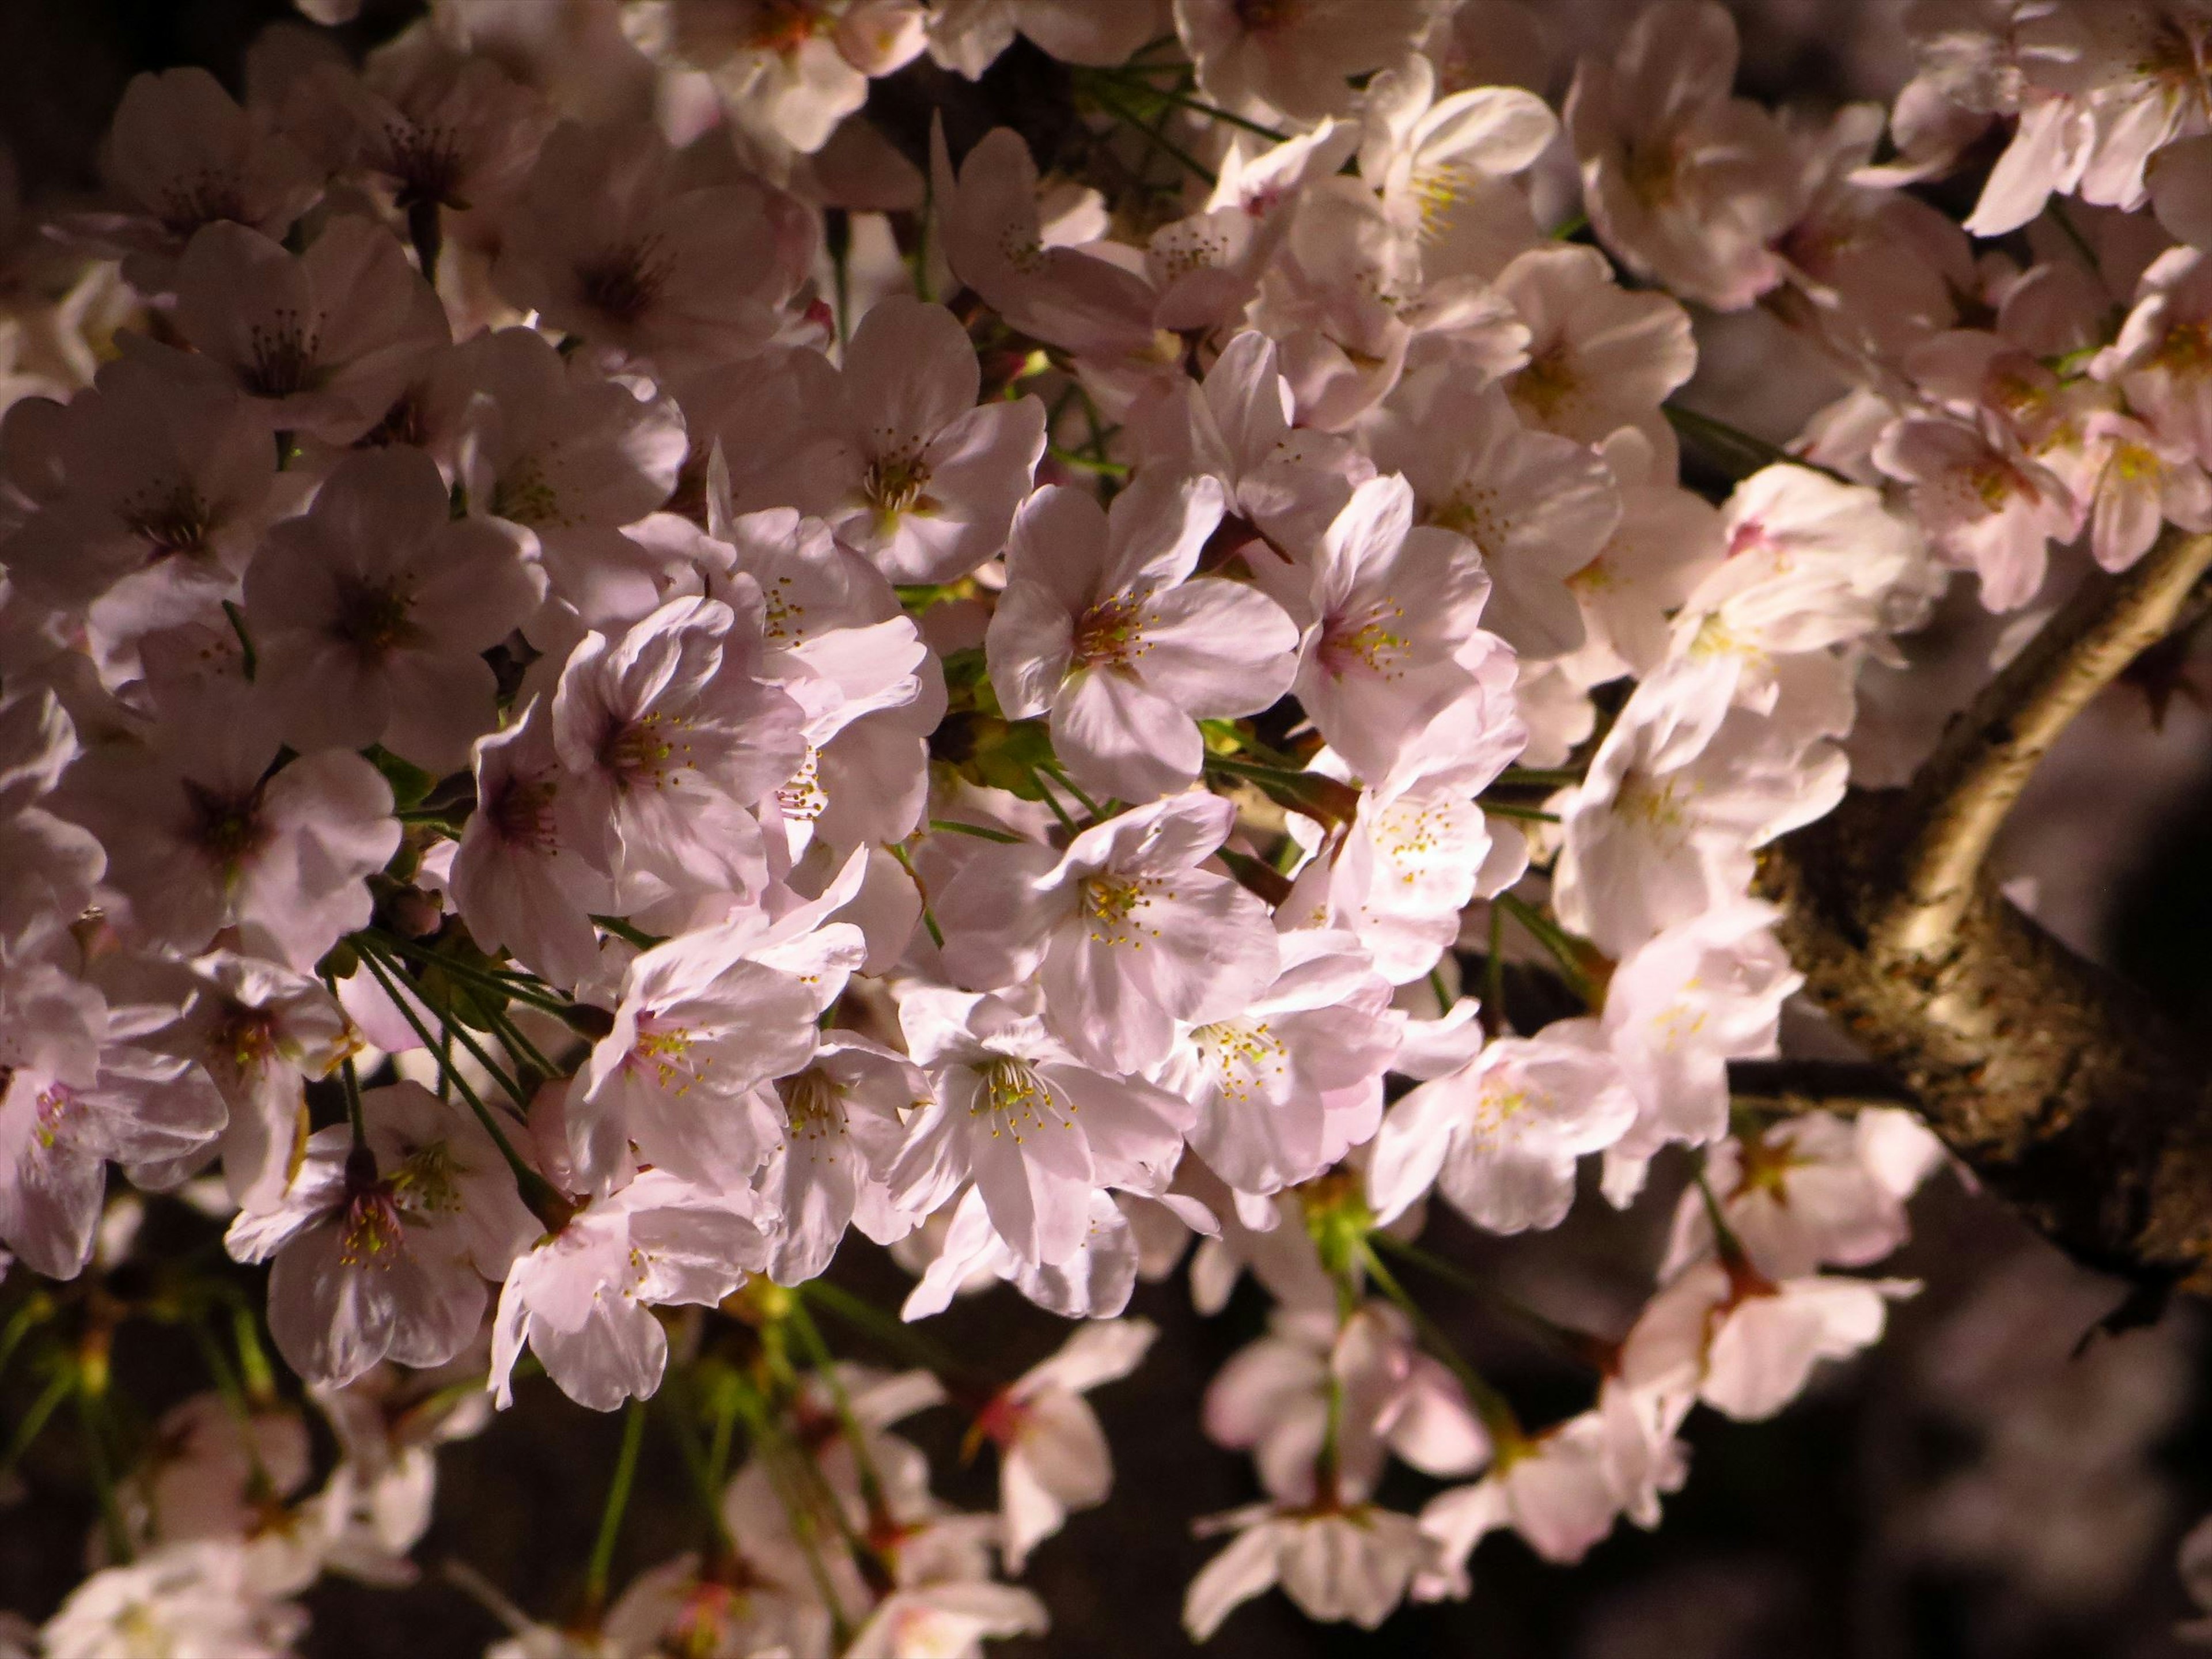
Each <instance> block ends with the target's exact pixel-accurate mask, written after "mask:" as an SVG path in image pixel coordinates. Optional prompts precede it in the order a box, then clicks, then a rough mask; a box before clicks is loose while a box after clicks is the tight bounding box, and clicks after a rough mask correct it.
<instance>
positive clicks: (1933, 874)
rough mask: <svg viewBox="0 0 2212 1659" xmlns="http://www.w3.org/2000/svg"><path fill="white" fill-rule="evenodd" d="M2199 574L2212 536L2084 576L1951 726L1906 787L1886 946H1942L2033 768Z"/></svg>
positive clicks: (2171, 536) (2174, 610) (2166, 542)
mask: <svg viewBox="0 0 2212 1659" xmlns="http://www.w3.org/2000/svg"><path fill="white" fill-rule="evenodd" d="M2208 567H2212V536H2191V535H2183V534H2180V533H2178V532H2167V534H2166V537H2165V538H2163V539H2162V540H2161V541H2160V543H2159V544H2158V545H2157V546H2156V547H2154V548H2153V549H2152V550H2151V551H2150V553H2149V554H2148V556H2145V558H2144V559H2143V560H2142V562H2141V563H2140V564H2138V565H2136V567H2135V568H2133V569H2131V570H2130V571H2129V572H2128V573H2127V574H2125V575H2124V576H2121V577H2118V578H2117V579H2115V580H2105V579H2103V578H2100V577H2097V576H2092V577H2091V578H2090V579H2089V580H2087V581H2085V582H2084V583H2083V584H2082V586H2081V590H2080V591H2079V592H2076V593H2075V595H2074V597H2073V598H2072V599H2069V601H2068V602H2067V603H2066V605H2064V606H2063V607H2062V608H2061V609H2060V610H2059V611H2057V614H2056V615H2054V616H2053V617H2051V620H2050V621H2049V622H2048V623H2045V625H2044V627H2043V629H2041V631H2040V632H2039V633H2038V634H2037V635H2036V636H2035V639H2034V640H2033V641H2032V642H2031V643H2030V644H2029V646H2028V647H2027V649H2026V650H2025V651H2023V652H2021V654H2020V655H2019V656H2018V657H2016V658H2015V659H2013V660H2012V661H2011V662H2010V663H2008V664H2007V665H2006V666H2005V667H2004V669H2003V671H2002V672H2000V673H1999V674H1998V675H1997V677H1996V678H1995V679H1993V680H1992V681H1990V684H1988V685H1987V686H1985V687H1984V688H1983V690H1982V694H1981V695H1980V696H1978V697H1977V698H1976V699H1975V700H1974V703H1973V706H1972V708H1969V709H1968V710H1967V711H1966V714H1963V715H1961V716H1960V718H1959V719H1958V720H1955V721H1954V722H1953V724H1952V726H1951V728H1950V730H1949V731H1948V732H1946V733H1945V734H1944V738H1943V741H1942V744H1940V745H1939V746H1938V747H1937V749H1936V752H1935V754H1933V755H1932V756H1930V757H1929V759H1928V761H1927V763H1925V764H1924V765H1923V766H1922V767H1921V769H1920V770H1919V772H1918V774H1917V775H1916V776H1915V777H1914V778H1913V780H1912V783H1911V787H1910V788H1909V789H1908V790H1907V791H1906V795H1907V805H1905V808H1904V809H1903V811H1904V812H1905V815H1906V817H1908V818H1909V819H1910V820H1911V821H1912V822H1914V823H1917V825H1918V828H1917V830H1916V831H1915V832H1914V834H1913V835H1912V836H1911V839H1910V840H1909V842H1907V844H1906V845H1905V848H1903V850H1902V854H1901V863H1900V868H1899V875H1900V878H1901V881H1900V885H1899V890H1898V892H1897V894H1896V896H1895V900H1894V902H1893V905H1892V907H1891V909H1890V912H1889V914H1888V915H1887V916H1886V917H1885V918H1884V919H1883V921H1882V924H1881V925H1882V929H1883V933H1884V943H1885V944H1886V945H1887V946H1888V947H1890V948H1892V949H1894V950H1899V951H1912V952H1916V953H1919V954H1926V953H1928V952H1929V951H1936V950H1939V949H1940V948H1941V947H1942V943H1943V941H1944V940H1945V939H1948V938H1949V937H1950V935H1951V933H1952V932H1953V931H1954V929H1955V928H1956V927H1958V925H1959V922H1960V919H1961V918H1962V917H1963V916H1964V915H1966V909H1967V908H1968V906H1969V905H1970V904H1971V903H1972V900H1973V894H1974V885H1975V882H1976V879H1977V878H1978V876H1979V874H1980V872H1981V869H1982V866H1983V864H1984V861H1985V860H1987V858H1988V856H1989V850H1990V844H1991V843H1992V842H1994V841H1995V840H1996V834H1997V831H1998V829H2000V828H2002V825H2003V823H2004V821H2005V817H2006V815H2007V814H2008V813H2009V812H2010V811H2012V808H2013V804H2014V803H2015V801H2017V800H2018V799H2020V793H2021V789H2023V788H2024V787H2026V786H2027V781H2028V779H2029V778H2030V777H2031V776H2033V774H2034V772H2035V769H2036V768H2037V767H2038V766H2039V765H2040V764H2041V763H2042V762H2043V758H2044V757H2045V755H2047V754H2049V753H2050V752H2051V745H2052V744H2055V743H2056V742H2057V740H2058V737H2059V734H2060V733H2061V732H2063V731H2065V729H2066V728H2067V726H2069V725H2070V724H2072V722H2073V720H2074V717H2075V715H2076V714H2080V713H2081V710H2082V709H2083V708H2086V707H2087V705H2088V703H2089V701H2090V699H2091V698H2093V697H2094V696H2096V695H2097V694H2098V693H2099V692H2100V691H2102V690H2104V689H2105V688H2106V686H2108V685H2110V684H2112V682H2113V681H2114V680H2115V679H2117V678H2119V676H2120V674H2121V673H2122V671H2124V670H2125V669H2126V667H2127V665H2129V664H2130V663H2131V662H2133V661H2134V660H2135V659H2136V657H2138V656H2139V655H2141V654H2142V653H2143V652H2144V651H2146V650H2148V649H2149V648H2150V647H2152V646H2154V645H2155V644H2157V643H2158V642H2159V641H2160V640H2162V639H2164V638H2165V637H2166V633H2167V630H2168V629H2171V628H2172V627H2173V625H2174V623H2175V622H2176V620H2177V619H2178V617H2179V613H2180V611H2181V610H2182V608H2183V606H2184V605H2185V603H2186V602H2187V601H2188V600H2189V598H2190V595H2191V592H2192V591H2193V590H2194V589H2195V588H2196V587H2197V583H2198V581H2199V580H2200V579H2201V578H2202V577H2203V574H2204V573H2205V570H2206V568H2208Z"/></svg>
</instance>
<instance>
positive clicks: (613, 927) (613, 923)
mask: <svg viewBox="0 0 2212 1659" xmlns="http://www.w3.org/2000/svg"><path fill="white" fill-rule="evenodd" d="M592 921H594V922H596V923H598V924H599V927H602V928H604V929H605V931H606V932H608V933H612V934H613V935H614V936H615V937H616V938H617V939H622V940H623V941H625V942H627V943H629V944H631V945H635V946H637V948H638V949H639V950H641V951H650V950H651V949H653V946H654V945H662V944H665V943H666V941H665V940H664V939H662V938H661V937H660V936H659V934H658V933H647V932H646V931H645V930H644V929H643V928H642V927H631V926H630V925H629V923H628V922H627V921H623V919H622V918H621V917H620V916H597V915H595V916H593V917H592Z"/></svg>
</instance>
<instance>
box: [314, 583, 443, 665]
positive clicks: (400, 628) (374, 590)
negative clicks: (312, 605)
mask: <svg viewBox="0 0 2212 1659" xmlns="http://www.w3.org/2000/svg"><path fill="white" fill-rule="evenodd" d="M337 589H338V603H337V616H336V617H334V618H332V620H331V634H332V635H334V636H335V637H336V638H337V639H339V640H341V641H343V642H344V643H346V644H347V645H349V646H351V647H353V648H354V649H355V650H356V652H358V653H361V655H362V657H364V658H367V659H374V658H378V657H382V656H384V655H386V653H390V652H392V651H394V650H397V649H398V647H401V646H403V645H408V644H411V643H412V642H413V641H415V640H416V639H417V638H418V637H420V635H421V633H422V630H421V629H418V628H416V626H415V624H414V623H413V622H412V621H411V620H410V617H411V615H412V612H413V611H414V607H415V600H414V596H413V595H412V594H410V593H409V592H407V591H406V589H404V587H402V586H400V585H399V583H398V580H397V579H392V580H386V581H381V582H369V581H362V580H359V579H358V578H347V577H340V578H339V579H338V584H337Z"/></svg>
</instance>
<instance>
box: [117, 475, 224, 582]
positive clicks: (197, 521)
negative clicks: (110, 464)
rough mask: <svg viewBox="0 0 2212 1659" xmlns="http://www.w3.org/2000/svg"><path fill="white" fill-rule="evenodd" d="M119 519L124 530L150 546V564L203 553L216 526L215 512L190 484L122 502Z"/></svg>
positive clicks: (148, 554)
mask: <svg viewBox="0 0 2212 1659" xmlns="http://www.w3.org/2000/svg"><path fill="white" fill-rule="evenodd" d="M121 516H122V519H123V525H124V528H125V529H126V530H128V531H130V532H131V534H132V535H134V536H137V537H138V538H141V539H142V540H143V541H145V542H146V543H147V544H149V551H148V553H147V556H146V562H147V563H149V564H158V563H160V562H161V561H162V560H163V559H166V558H168V557H169V556H172V555H173V554H185V555H190V554H194V553H200V552H204V551H205V550H206V548H207V537H208V532H209V531H210V530H211V529H212V528H214V524H215V514H214V513H213V512H212V511H210V508H209V507H208V504H207V503H206V502H205V501H202V500H201V499H200V492H199V491H198V489H196V488H195V487H194V486H193V485H191V483H178V484H172V485H171V486H169V488H168V489H167V493H163V492H162V491H161V490H160V489H152V490H149V491H147V492H146V493H145V494H143V495H137V496H134V497H132V498H131V500H130V501H126V502H125V503H124V505H123V509H122V515H121Z"/></svg>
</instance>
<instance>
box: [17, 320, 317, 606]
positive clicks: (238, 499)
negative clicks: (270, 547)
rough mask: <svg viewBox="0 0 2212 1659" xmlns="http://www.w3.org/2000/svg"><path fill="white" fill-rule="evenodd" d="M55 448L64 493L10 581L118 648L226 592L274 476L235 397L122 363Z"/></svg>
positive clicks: (106, 374)
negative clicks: (53, 601)
mask: <svg viewBox="0 0 2212 1659" xmlns="http://www.w3.org/2000/svg"><path fill="white" fill-rule="evenodd" d="M57 436H58V445H59V449H60V453H59V455H58V457H57V459H58V464H59V466H60V469H61V471H62V474H63V477H64V486H63V489H62V490H61V492H60V493H59V494H58V495H57V497H56V498H55V499H53V500H52V501H49V502H47V503H46V506H45V507H44V510H43V511H41V512H40V513H39V514H38V515H37V516H36V517H35V518H33V519H32V520H31V521H30V522H29V523H27V525H25V526H23V527H22V528H21V530H19V531H18V532H16V533H15V536H14V537H13V538H10V539H9V542H8V544H7V556H8V567H9V574H10V575H11V576H12V577H13V578H14V579H15V580H16V581H18V582H20V583H22V584H24V585H25V586H26V587H27V588H35V589H36V590H38V591H40V592H51V593H52V594H53V595H55V596H56V597H57V598H59V599H64V601H65V602H69V603H73V604H86V605H89V606H90V609H89V612H88V617H87V622H88V624H89V625H90V626H91V627H92V628H93V629H94V630H95V631H96V632H97V633H98V634H100V635H104V636H106V637H107V638H109V639H112V640H114V641H116V642H117V643H118V644H120V643H121V641H124V640H127V639H131V638H135V637H136V636H137V635H138V634H140V633H143V632H145V631H147V630H148V629H151V628H154V627H159V626H161V625H164V624H167V623H176V622H181V621H184V620H185V619H186V618H187V617H189V616H190V615H192V614H194V613H196V612H197V611H201V610H204V609H205V608H206V607H208V606H209V605H210V604H211V603H212V602H214V601H216V600H218V599H222V598H224V597H228V596H229V595H230V594H232V593H233V592H234V591H235V586H236V583H237V580H238V578H239V577H240V575H241V574H243V573H244V572H245V569H246V562H247V561H248V560H249V559H250V558H251V557H252V554H253V551H254V549H255V547H256V546H257V545H258V543H259V541H260V538H261V535H262V533H263V532H264V529H265V528H266V527H267V525H268V521H269V517H270V510H271V508H272V507H273V506H274V503H273V501H271V500H270V495H271V489H270V486H271V484H272V483H273V482H274V480H275V474H276V468H275V458H274V457H273V455H272V454H271V453H270V441H269V433H268V428H266V427H265V426H264V425H263V424H262V423H261V422H259V421H258V420H257V419H256V418H255V417H254V416H253V415H252V412H251V411H250V410H248V409H247V408H246V400H245V399H244V398H242V397H241V396H240V394H239V393H238V392H234V391H232V390H231V389H229V388H228V387H221V386H205V385H202V384H199V383H197V382H196V381H192V380H184V379H180V378H178V377H175V376H172V375H169V374H164V373H162V372H161V370H160V369H159V368H156V367H155V366H154V365H152V364H149V363H147V362H141V361H139V360H137V359H135V358H131V357H124V358H119V359H118V360H117V361H116V362H112V363H109V364H106V365H105V366H103V367H102V368H101V369H100V374H99V377H98V379H97V380H95V381H94V386H93V389H92V390H90V391H89V392H85V393H83V394H82V395H81V396H79V397H77V398H74V399H72V400H71V401H70V404H68V405H67V406H66V408H65V409H64V411H63V414H62V416H61V428H60V431H59V432H58V435H57Z"/></svg>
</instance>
